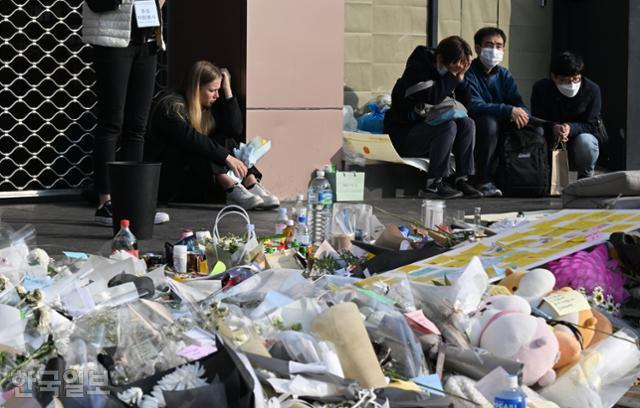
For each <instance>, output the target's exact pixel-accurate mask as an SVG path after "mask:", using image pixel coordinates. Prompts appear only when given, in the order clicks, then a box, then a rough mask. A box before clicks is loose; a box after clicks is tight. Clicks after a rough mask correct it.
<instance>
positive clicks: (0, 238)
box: [0, 224, 35, 285]
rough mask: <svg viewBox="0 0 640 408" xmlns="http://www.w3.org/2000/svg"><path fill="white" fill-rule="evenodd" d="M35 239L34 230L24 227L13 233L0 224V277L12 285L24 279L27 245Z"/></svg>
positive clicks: (27, 261)
mask: <svg viewBox="0 0 640 408" xmlns="http://www.w3.org/2000/svg"><path fill="white" fill-rule="evenodd" d="M34 239H35V230H34V229H33V227H32V226H31V225H26V226H24V227H22V228H21V229H19V230H17V231H14V230H13V229H12V228H11V227H9V226H7V225H6V224H0V260H1V262H0V276H4V277H5V278H6V279H8V280H9V281H11V283H12V284H13V285H18V284H19V283H20V282H22V279H24V276H25V274H26V270H27V269H28V268H29V260H28V256H29V252H30V249H29V245H30V244H31V243H33V240H34Z"/></svg>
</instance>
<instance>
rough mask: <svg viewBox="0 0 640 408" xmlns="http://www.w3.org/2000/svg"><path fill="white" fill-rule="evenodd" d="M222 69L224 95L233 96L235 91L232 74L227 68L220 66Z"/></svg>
mask: <svg viewBox="0 0 640 408" xmlns="http://www.w3.org/2000/svg"><path fill="white" fill-rule="evenodd" d="M220 71H221V72H222V90H223V91H224V96H225V97H226V98H231V97H232V96H233V92H232V91H231V74H230V73H229V70H228V69H226V68H220Z"/></svg>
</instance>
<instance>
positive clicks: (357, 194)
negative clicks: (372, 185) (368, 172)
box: [336, 171, 364, 201]
mask: <svg viewBox="0 0 640 408" xmlns="http://www.w3.org/2000/svg"><path fill="white" fill-rule="evenodd" d="M336 198H337V200H338V201H362V200H364V173H363V172H344V171H339V172H337V173H336Z"/></svg>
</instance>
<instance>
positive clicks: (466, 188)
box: [456, 179, 484, 198]
mask: <svg viewBox="0 0 640 408" xmlns="http://www.w3.org/2000/svg"><path fill="white" fill-rule="evenodd" d="M456 189H458V190H460V191H462V194H463V195H464V196H465V197H467V198H480V197H484V194H483V193H482V191H480V190H477V189H476V188H474V187H473V186H472V185H471V184H469V182H468V181H467V180H465V179H459V180H458V181H456Z"/></svg>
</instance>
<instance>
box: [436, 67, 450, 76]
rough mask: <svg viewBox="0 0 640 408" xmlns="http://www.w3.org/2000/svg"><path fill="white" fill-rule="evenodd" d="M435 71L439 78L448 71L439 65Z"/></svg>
mask: <svg viewBox="0 0 640 408" xmlns="http://www.w3.org/2000/svg"><path fill="white" fill-rule="evenodd" d="M436 69H437V70H438V74H440V76H442V75H444V74H446V73H447V71H448V69H447V67H445V66H444V65H440V64H438V65H437V66H436Z"/></svg>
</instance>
